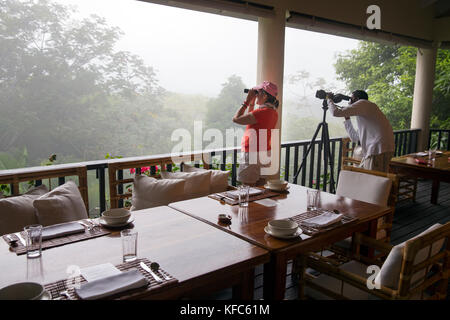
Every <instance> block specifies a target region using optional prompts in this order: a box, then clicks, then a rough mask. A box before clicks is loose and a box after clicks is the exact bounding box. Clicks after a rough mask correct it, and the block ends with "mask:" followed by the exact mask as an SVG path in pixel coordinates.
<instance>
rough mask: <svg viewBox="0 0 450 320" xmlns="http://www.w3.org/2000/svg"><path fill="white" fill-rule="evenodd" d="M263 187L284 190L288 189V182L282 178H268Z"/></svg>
mask: <svg viewBox="0 0 450 320" xmlns="http://www.w3.org/2000/svg"><path fill="white" fill-rule="evenodd" d="M264 187H265V188H266V189H270V190H273V191H285V190H287V189H289V186H288V182H287V181H284V180H268V181H267V183H266V185H265V186H264Z"/></svg>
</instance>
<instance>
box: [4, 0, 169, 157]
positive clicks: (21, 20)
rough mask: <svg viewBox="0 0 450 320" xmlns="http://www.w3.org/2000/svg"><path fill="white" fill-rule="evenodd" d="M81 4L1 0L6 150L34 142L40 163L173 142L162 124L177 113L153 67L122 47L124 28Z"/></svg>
mask: <svg viewBox="0 0 450 320" xmlns="http://www.w3.org/2000/svg"><path fill="white" fill-rule="evenodd" d="M74 12H75V9H74V8H72V7H68V6H63V5H60V4H56V3H53V2H51V1H50V0H25V1H18V0H3V1H2V2H1V4H0V113H1V114H2V116H1V117H0V128H1V131H0V150H2V151H8V150H13V149H14V148H16V147H19V148H22V147H24V146H26V148H27V150H28V154H29V158H30V159H33V160H34V163H39V162H40V160H42V159H45V158H47V157H48V155H49V154H52V153H57V154H58V155H62V157H61V158H62V159H66V160H67V159H70V160H72V161H73V160H75V159H78V160H86V159H89V160H92V159H101V158H103V157H104V155H105V154H106V153H107V152H113V153H121V152H124V153H127V154H128V155H134V154H135V153H136V150H138V149H136V148H137V147H136V145H140V146H141V150H142V153H146V152H147V153H148V152H150V151H151V149H149V148H152V147H153V148H155V147H154V146H157V147H156V148H155V149H157V148H158V146H166V145H167V141H168V138H167V135H161V134H160V132H158V129H159V128H170V125H168V122H169V121H168V118H170V115H171V114H170V113H169V114H168V115H167V118H166V115H165V114H164V112H163V111H162V103H161V97H162V96H163V94H164V90H163V89H162V88H161V87H159V86H158V84H157V79H156V76H155V72H154V71H153V68H152V67H149V66H147V65H145V63H144V61H143V60H142V59H141V58H140V57H138V56H136V55H134V54H131V53H129V52H125V51H117V50H116V49H115V44H116V42H117V41H118V40H119V38H120V37H121V35H122V32H121V31H120V30H119V29H118V28H116V27H111V26H108V25H107V24H106V21H105V20H104V19H103V18H100V17H98V16H95V15H92V16H90V17H88V18H85V19H83V20H74V19H72V18H71V17H72V14H73V13H74ZM162 114H163V115H164V117H165V118H164V119H161V117H159V116H160V115H162ZM158 117H159V118H158ZM133 146H134V147H135V148H134V149H133ZM130 153H131V154H130Z"/></svg>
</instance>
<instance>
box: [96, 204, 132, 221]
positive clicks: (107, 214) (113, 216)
mask: <svg viewBox="0 0 450 320" xmlns="http://www.w3.org/2000/svg"><path fill="white" fill-rule="evenodd" d="M130 215H131V213H130V211H129V210H127V209H125V208H115V209H110V210H106V211H104V212H102V218H103V220H105V221H106V223H108V224H121V223H125V222H127V220H128V218H129V217H130Z"/></svg>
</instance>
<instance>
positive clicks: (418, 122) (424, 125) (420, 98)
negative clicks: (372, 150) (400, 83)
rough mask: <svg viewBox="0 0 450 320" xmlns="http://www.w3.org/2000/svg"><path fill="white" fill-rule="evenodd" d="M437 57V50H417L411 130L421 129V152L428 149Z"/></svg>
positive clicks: (419, 145) (419, 146) (419, 143)
mask: <svg viewBox="0 0 450 320" xmlns="http://www.w3.org/2000/svg"><path fill="white" fill-rule="evenodd" d="M436 56H437V48H431V49H423V48H418V49H417V60H416V79H415V82H414V98H413V108H412V115H411V129H421V131H420V132H419V135H418V141H417V148H418V150H419V151H423V150H425V149H426V148H427V143H428V135H429V132H430V119H431V107H432V101H433V87H434V78H435V70H436Z"/></svg>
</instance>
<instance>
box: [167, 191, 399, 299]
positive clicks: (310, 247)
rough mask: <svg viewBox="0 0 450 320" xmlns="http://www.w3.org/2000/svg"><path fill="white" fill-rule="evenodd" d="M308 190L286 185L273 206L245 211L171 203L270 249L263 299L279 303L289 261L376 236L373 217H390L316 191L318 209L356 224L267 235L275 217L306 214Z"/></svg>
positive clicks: (197, 202)
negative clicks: (356, 236)
mask: <svg viewBox="0 0 450 320" xmlns="http://www.w3.org/2000/svg"><path fill="white" fill-rule="evenodd" d="M307 189H308V188H306V187H303V186H299V185H295V184H289V190H288V193H287V194H286V193H280V195H279V196H276V197H273V198H270V199H271V200H273V202H272V201H269V202H272V204H275V205H274V206H270V205H271V204H269V206H266V205H262V204H259V203H256V202H250V203H249V206H248V208H241V207H239V205H234V206H231V205H228V204H225V203H224V202H221V201H218V200H215V199H211V198H210V197H201V198H195V199H190V200H185V201H180V202H175V203H171V204H169V206H170V207H171V208H174V209H176V210H179V211H181V212H183V213H185V214H187V215H189V216H191V217H194V218H196V219H199V220H201V221H203V222H206V223H208V224H210V225H212V226H214V227H216V228H218V229H220V230H222V231H224V232H225V233H230V234H232V235H234V236H236V237H238V238H241V239H243V240H246V241H248V242H249V243H252V244H255V245H257V246H259V247H261V248H264V249H266V250H268V251H270V254H271V256H270V262H268V263H267V264H265V265H264V298H265V299H268V300H282V299H283V298H284V294H285V286H286V268H287V263H288V261H289V260H292V259H294V258H296V257H297V256H298V255H300V254H305V253H307V252H311V251H318V250H321V249H322V248H324V247H326V246H328V245H331V244H333V243H335V242H337V241H339V240H343V239H345V238H347V237H349V236H351V235H352V234H353V233H354V232H356V231H360V232H366V233H367V234H369V235H371V236H375V235H376V228H377V219H378V218H380V217H382V216H384V215H386V214H389V213H390V212H391V210H392V209H391V208H389V207H384V206H378V205H374V204H370V203H366V202H362V201H357V200H353V199H350V198H346V197H341V196H337V195H334V194H330V193H327V192H323V191H322V192H321V193H320V201H319V207H320V208H322V209H325V210H334V209H337V210H339V211H340V212H341V213H343V214H345V215H347V216H348V217H351V218H355V219H356V221H355V222H353V223H349V224H347V225H345V224H344V225H342V226H341V227H339V228H336V229H332V230H330V231H326V232H323V233H320V234H317V235H314V236H308V235H306V234H301V235H300V236H299V237H298V238H296V239H289V240H283V239H277V238H274V237H272V236H270V235H269V234H266V232H265V231H264V227H265V226H267V224H268V222H269V221H270V220H273V219H286V218H290V217H292V216H295V215H298V214H301V213H303V212H306V211H307V208H306V203H307V202H306V191H307ZM219 214H226V215H230V216H231V224H224V223H222V222H220V221H218V215H219Z"/></svg>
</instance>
